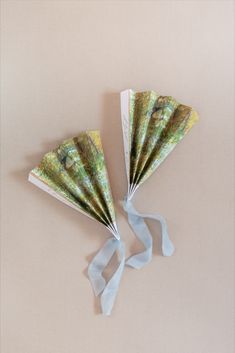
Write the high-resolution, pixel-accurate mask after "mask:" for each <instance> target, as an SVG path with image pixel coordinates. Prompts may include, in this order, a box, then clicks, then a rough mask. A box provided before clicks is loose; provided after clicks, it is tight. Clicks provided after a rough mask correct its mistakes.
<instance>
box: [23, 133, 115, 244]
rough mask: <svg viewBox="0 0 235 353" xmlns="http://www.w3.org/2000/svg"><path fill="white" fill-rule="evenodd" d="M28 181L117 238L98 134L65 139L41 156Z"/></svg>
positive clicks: (85, 134) (81, 134) (82, 134)
mask: <svg viewBox="0 0 235 353" xmlns="http://www.w3.org/2000/svg"><path fill="white" fill-rule="evenodd" d="M29 181H31V182H32V183H33V184H35V185H36V186H38V187H39V188H41V189H43V190H44V191H46V192H48V193H49V194H51V195H52V196H54V197H55V198H57V199H59V200H60V201H62V202H64V203H65V204H67V205H68V206H70V207H72V208H74V209H76V210H78V211H80V212H82V213H83V214H85V215H87V216H89V217H90V218H92V219H94V220H96V221H98V222H100V223H102V224H103V225H104V226H105V227H107V228H108V230H109V231H110V232H111V233H112V234H113V235H114V236H115V237H116V238H117V239H119V235H118V231H117V226H116V221H115V213H114V208H113V200H112V196H111V191H110V186H109V181H108V175H107V171H106V167H105V161H104V153H103V149H102V145H101V139H100V134H99V131H87V132H83V133H80V134H79V135H78V136H77V137H74V138H70V139H68V140H65V141H64V142H63V143H62V144H61V145H60V146H59V147H58V148H56V149H55V150H53V151H51V152H49V153H47V154H46V155H45V156H44V157H43V159H42V161H41V163H40V165H39V166H38V167H36V168H34V169H33V170H32V171H31V172H30V174H29Z"/></svg>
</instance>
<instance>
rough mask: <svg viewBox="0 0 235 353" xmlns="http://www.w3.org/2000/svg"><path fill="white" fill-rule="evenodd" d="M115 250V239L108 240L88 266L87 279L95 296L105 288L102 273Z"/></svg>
mask: <svg viewBox="0 0 235 353" xmlns="http://www.w3.org/2000/svg"><path fill="white" fill-rule="evenodd" d="M116 248H117V244H116V239H114V238H110V239H108V240H107V241H106V242H105V243H104V245H103V246H102V248H101V249H100V250H99V252H98V253H97V254H96V255H95V257H94V258H93V260H92V261H91V263H90V264H89V266H88V277H89V280H90V282H91V286H92V288H93V291H94V293H95V296H98V295H99V294H100V293H101V292H102V291H103V290H104V288H105V286H106V280H105V278H104V277H103V274H102V273H103V271H104V269H105V267H106V266H107V265H108V263H109V261H110V260H111V258H112V256H113V254H114V253H115V251H116Z"/></svg>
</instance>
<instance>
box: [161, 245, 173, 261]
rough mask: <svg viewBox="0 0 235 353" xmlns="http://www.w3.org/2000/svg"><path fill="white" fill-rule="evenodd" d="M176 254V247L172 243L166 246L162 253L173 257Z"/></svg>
mask: <svg viewBox="0 0 235 353" xmlns="http://www.w3.org/2000/svg"><path fill="white" fill-rule="evenodd" d="M174 252H175V247H174V245H173V244H172V242H169V243H168V244H167V245H166V244H164V246H163V247H162V253H163V255H164V256H167V257H169V256H172V255H173V254H174Z"/></svg>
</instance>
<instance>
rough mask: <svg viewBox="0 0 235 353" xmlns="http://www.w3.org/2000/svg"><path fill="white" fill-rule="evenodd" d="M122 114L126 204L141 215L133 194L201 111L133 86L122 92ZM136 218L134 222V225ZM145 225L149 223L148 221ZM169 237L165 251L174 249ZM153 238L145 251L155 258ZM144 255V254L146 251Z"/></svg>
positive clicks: (166, 236) (166, 253) (165, 244)
mask: <svg viewBox="0 0 235 353" xmlns="http://www.w3.org/2000/svg"><path fill="white" fill-rule="evenodd" d="M121 114H122V127H123V138H124V150H125V162H126V172H127V179H128V193H127V197H126V203H125V208H126V209H127V208H128V207H129V211H130V209H132V214H133V215H134V214H135V216H136V217H140V214H139V213H138V212H137V211H136V210H134V208H133V205H132V204H131V202H130V200H131V198H132V197H133V195H134V193H135V191H136V190H137V188H138V187H139V186H140V185H141V184H142V183H143V182H144V181H145V180H146V179H147V178H148V177H149V176H150V175H151V174H152V173H153V172H154V171H155V170H156V169H157V168H158V167H159V165H160V164H161V163H162V162H163V161H164V159H165V158H166V157H167V156H168V155H169V153H170V152H171V151H172V150H173V149H174V148H175V146H176V145H177V144H178V143H179V142H180V141H181V140H182V138H183V137H184V136H185V134H186V133H187V132H188V131H189V130H190V129H191V127H192V126H193V125H194V123H195V122H196V121H197V120H198V115H197V113H196V112H195V111H194V110H193V109H192V108H190V107H188V106H186V105H183V104H180V103H178V102H177V101H176V100H175V99H174V98H172V97H170V96H160V95H159V94H157V93H156V92H154V91H146V92H134V91H133V90H126V91H123V92H121ZM128 205H129V206H128ZM128 216H130V212H129V214H128ZM152 216H153V215H145V217H149V218H153V217H152ZM154 217H155V219H156V217H157V219H158V220H159V221H160V222H161V224H162V229H163V231H164V230H165V233H164V232H163V233H164V234H163V238H164V237H165V239H168V234H167V230H166V223H165V220H164V219H163V218H162V217H161V216H160V215H155V216H154ZM129 221H130V219H129ZM133 222H134V221H132V222H130V223H132V227H133V224H134V223H133ZM144 227H147V226H146V224H144ZM135 231H136V229H135ZM146 231H147V230H146ZM148 232H149V231H148ZM136 233H137V231H136ZM138 233H139V235H138V237H139V238H140V239H142V238H143V237H142V235H141V233H140V231H139V232H138ZM148 238H149V237H148ZM163 240H164V239H163ZM168 240H169V239H168ZM168 240H167V241H165V242H164V241H163V254H165V255H170V254H171V253H172V252H173V245H172V244H171V243H170V241H168ZM142 241H143V239H142ZM151 241H152V240H150V238H149V239H148V244H145V245H146V249H148V250H149V251H148V254H147V255H146V254H145V256H146V258H145V261H149V260H150V258H151V254H150V253H151V250H152V249H151V246H152V243H151ZM143 242H144V241H143ZM149 242H150V243H151V244H150V243H149ZM149 247H150V249H149ZM164 248H165V249H164ZM167 248H168V249H167ZM141 256H142V257H143V253H142V255H141ZM139 257H140V256H139ZM135 259H137V258H136V257H135ZM133 260H134V258H132V261H133ZM129 264H130V265H134V266H133V267H135V266H137V265H135V264H134V263H133V264H131V263H129ZM142 265H143V263H142V262H141V263H140V264H139V265H138V266H139V267H142Z"/></svg>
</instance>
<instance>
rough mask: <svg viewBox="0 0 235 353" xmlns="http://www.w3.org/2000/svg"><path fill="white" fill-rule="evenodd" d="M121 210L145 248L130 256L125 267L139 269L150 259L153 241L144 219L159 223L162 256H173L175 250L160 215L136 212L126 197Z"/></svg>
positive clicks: (164, 221)
mask: <svg viewBox="0 0 235 353" xmlns="http://www.w3.org/2000/svg"><path fill="white" fill-rule="evenodd" d="M123 208H124V210H125V211H126V213H127V215H128V222H129V224H130V226H131V228H132V229H133V231H134V233H135V235H136V237H137V238H138V239H139V240H140V241H141V242H142V244H143V245H144V247H145V250H144V251H142V252H140V253H138V254H135V255H132V256H130V257H129V258H128V259H127V260H126V265H128V266H130V267H133V268H136V269H140V268H142V267H143V266H145V265H146V264H148V263H149V262H150V261H151V259H152V251H153V239H152V235H151V233H150V231H149V228H148V226H147V224H146V223H145V221H144V219H145V218H149V219H153V220H156V221H158V222H160V224H161V233H162V254H163V255H164V256H171V255H172V254H173V252H174V250H175V248H174V245H173V244H172V242H171V240H170V238H169V234H168V231H167V224H166V220H165V219H164V218H163V217H162V216H161V215H160V214H157V213H156V214H151V213H139V212H137V211H136V209H135V208H134V206H133V204H132V202H131V201H130V199H128V198H127V197H126V198H125V199H124V202H123Z"/></svg>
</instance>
